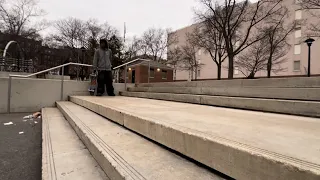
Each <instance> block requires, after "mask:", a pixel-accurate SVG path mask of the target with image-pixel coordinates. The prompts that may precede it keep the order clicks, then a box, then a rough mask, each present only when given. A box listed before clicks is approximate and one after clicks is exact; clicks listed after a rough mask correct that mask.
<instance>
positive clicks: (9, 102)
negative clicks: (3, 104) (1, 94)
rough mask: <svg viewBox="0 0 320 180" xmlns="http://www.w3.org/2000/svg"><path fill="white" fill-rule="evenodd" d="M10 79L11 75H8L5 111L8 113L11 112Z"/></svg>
mask: <svg viewBox="0 0 320 180" xmlns="http://www.w3.org/2000/svg"><path fill="white" fill-rule="evenodd" d="M11 81H12V77H11V76H10V75H9V79H8V102H7V103H8V104H7V112H8V114H10V112H11V106H10V105H11V84H12V83H11Z"/></svg>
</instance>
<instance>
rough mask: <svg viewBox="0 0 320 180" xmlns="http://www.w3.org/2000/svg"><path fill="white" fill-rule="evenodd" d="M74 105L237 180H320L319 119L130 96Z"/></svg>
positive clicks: (78, 99)
mask: <svg viewBox="0 0 320 180" xmlns="http://www.w3.org/2000/svg"><path fill="white" fill-rule="evenodd" d="M71 101H72V102H75V103H77V104H79V105H82V106H84V107H87V108H88V109H90V110H92V111H94V112H97V113H99V114H100V115H103V116H105V117H107V118H109V119H111V120H113V121H115V122H117V123H119V124H121V125H123V126H125V127H126V128H129V129H131V130H133V131H135V132H137V133H139V134H142V135H144V136H145V137H148V138H150V139H152V140H154V141H156V142H159V143H161V144H163V145H164V146H167V147H169V148H171V149H174V150H176V151H178V152H180V153H182V154H184V155H186V156H188V157H191V158H193V159H195V160H197V161H199V162H201V163H203V164H205V165H207V166H209V167H212V168H213V169H216V170H218V171H220V172H222V173H225V174H227V175H229V176H231V177H233V178H236V179H246V180H247V179H261V180H264V179H279V180H287V179H290V180H300V179H306V180H318V179H319V178H320V131H319V129H320V121H319V119H316V118H307V117H298V116H290V115H279V114H272V113H262V112H253V111H244V110H235V109H228V108H218V107H210V106H201V105H194V104H185V103H176V102H168V101H159V100H149V99H140V98H130V97H113V98H97V97H71Z"/></svg>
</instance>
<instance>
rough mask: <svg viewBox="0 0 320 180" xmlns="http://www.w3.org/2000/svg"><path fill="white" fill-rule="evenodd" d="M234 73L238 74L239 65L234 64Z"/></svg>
mask: <svg viewBox="0 0 320 180" xmlns="http://www.w3.org/2000/svg"><path fill="white" fill-rule="evenodd" d="M234 74H235V75H238V74H239V67H238V66H235V67H234Z"/></svg>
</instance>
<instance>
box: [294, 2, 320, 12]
mask: <svg viewBox="0 0 320 180" xmlns="http://www.w3.org/2000/svg"><path fill="white" fill-rule="evenodd" d="M298 3H299V4H300V5H301V7H302V8H303V9H310V10H311V9H320V0H298Z"/></svg>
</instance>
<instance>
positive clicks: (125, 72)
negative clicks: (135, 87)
mask: <svg viewBox="0 0 320 180" xmlns="http://www.w3.org/2000/svg"><path fill="white" fill-rule="evenodd" d="M127 70H128V65H126V69H125V70H124V89H125V91H127Z"/></svg>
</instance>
